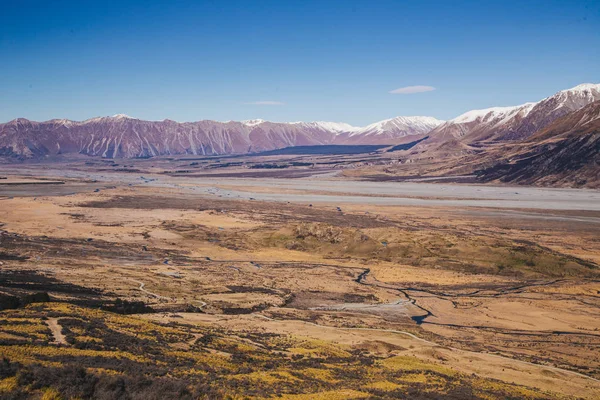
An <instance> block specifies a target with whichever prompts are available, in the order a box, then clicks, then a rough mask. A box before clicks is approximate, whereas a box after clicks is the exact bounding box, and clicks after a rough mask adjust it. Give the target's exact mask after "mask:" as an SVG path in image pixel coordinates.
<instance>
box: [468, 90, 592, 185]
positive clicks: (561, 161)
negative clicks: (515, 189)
mask: <svg viewBox="0 0 600 400" xmlns="http://www.w3.org/2000/svg"><path fill="white" fill-rule="evenodd" d="M480 157H481V156H480ZM480 165H484V166H485V168H483V169H481V170H479V171H477V174H478V175H479V178H480V179H481V180H482V181H485V182H489V181H500V182H510V183H519V184H533V185H541V186H570V187H588V188H600V101H596V102H594V103H592V104H589V105H588V106H586V107H584V108H582V109H581V110H579V111H576V112H574V113H571V114H568V115H567V116H564V117H562V118H560V119H558V120H556V121H555V122H554V123H552V124H550V125H549V126H547V127H546V128H545V129H542V130H540V131H538V132H537V133H535V134H534V135H533V136H531V137H530V138H529V139H527V140H525V141H523V142H519V143H516V144H514V145H505V146H501V147H496V148H494V149H490V150H489V151H488V152H487V153H486V154H485V155H484V156H483V158H482V162H481V163H480Z"/></svg>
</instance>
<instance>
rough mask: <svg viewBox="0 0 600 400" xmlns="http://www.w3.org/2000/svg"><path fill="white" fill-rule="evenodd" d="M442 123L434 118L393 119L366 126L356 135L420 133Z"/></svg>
mask: <svg viewBox="0 0 600 400" xmlns="http://www.w3.org/2000/svg"><path fill="white" fill-rule="evenodd" d="M443 123H444V121H442V120H439V119H437V118H434V117H423V116H412V117H395V118H390V119H384V120H383V121H379V122H375V123H373V124H371V125H367V126H366V127H365V128H363V129H361V130H360V131H358V132H357V133H360V132H365V133H369V134H381V133H384V132H388V131H390V130H416V131H419V132H422V131H430V130H432V129H433V128H435V127H437V126H438V125H441V124H443Z"/></svg>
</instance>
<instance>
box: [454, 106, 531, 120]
mask: <svg viewBox="0 0 600 400" xmlns="http://www.w3.org/2000/svg"><path fill="white" fill-rule="evenodd" d="M536 104H537V103H525V104H521V105H519V106H510V107H490V108H483V109H480V110H471V111H467V112H466V113H464V114H461V115H459V116H458V117H456V118H454V119H452V120H450V121H449V122H451V123H456V124H465V123H468V122H473V121H477V120H479V121H485V122H489V121H493V120H495V119H498V118H505V117H507V116H509V115H514V114H516V113H518V112H523V115H522V116H523V117H524V116H525V115H527V114H529V112H530V111H531V109H532V108H533V107H534V106H535V105H536Z"/></svg>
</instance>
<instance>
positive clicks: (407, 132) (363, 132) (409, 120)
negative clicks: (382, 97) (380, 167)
mask: <svg viewBox="0 0 600 400" xmlns="http://www.w3.org/2000/svg"><path fill="white" fill-rule="evenodd" d="M443 123H444V121H441V120H439V119H436V118H433V117H396V118H391V119H386V120H383V121H379V122H376V123H374V124H371V125H368V126H366V127H364V128H354V130H348V131H346V132H341V134H340V135H338V136H337V137H336V139H335V142H336V143H340V144H390V143H393V144H399V143H403V142H405V141H414V140H418V139H420V138H421V137H423V136H425V135H427V134H428V133H429V132H431V130H432V129H434V128H435V127H437V126H439V125H441V124H443ZM419 136H420V137H419ZM405 139H406V140H405Z"/></svg>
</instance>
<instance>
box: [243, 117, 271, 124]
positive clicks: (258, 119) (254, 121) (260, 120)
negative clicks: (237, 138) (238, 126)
mask: <svg viewBox="0 0 600 400" xmlns="http://www.w3.org/2000/svg"><path fill="white" fill-rule="evenodd" d="M264 122H267V121H265V120H264V119H260V118H257V119H247V120H245V121H242V124H244V125H246V126H256V125H260V124H262V123H264Z"/></svg>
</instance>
